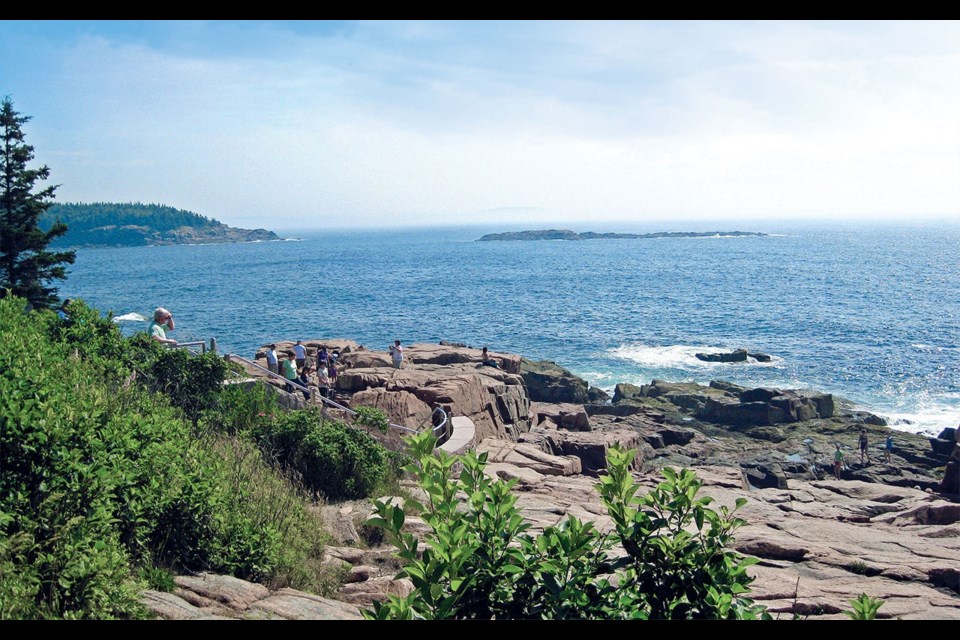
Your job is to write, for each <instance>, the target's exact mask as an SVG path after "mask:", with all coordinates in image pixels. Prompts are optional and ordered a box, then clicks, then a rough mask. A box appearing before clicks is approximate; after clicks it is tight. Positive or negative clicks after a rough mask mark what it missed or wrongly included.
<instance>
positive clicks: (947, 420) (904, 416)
mask: <svg viewBox="0 0 960 640" xmlns="http://www.w3.org/2000/svg"><path fill="white" fill-rule="evenodd" d="M880 415H883V417H885V418H886V419H887V425H888V426H889V427H890V428H891V429H896V430H897V431H908V432H910V433H919V434H921V435H925V436H937V435H940V432H941V431H943V430H944V429H945V428H946V427H956V426H957V425H958V424H960V411H958V410H957V409H956V408H953V410H952V411H951V410H950V409H948V408H946V407H944V408H943V409H941V410H933V411H930V410H927V411H921V412H917V413H890V414H880Z"/></svg>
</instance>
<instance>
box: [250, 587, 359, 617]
mask: <svg viewBox="0 0 960 640" xmlns="http://www.w3.org/2000/svg"><path fill="white" fill-rule="evenodd" d="M250 609H254V610H259V611H264V612H267V613H271V614H273V615H275V616H278V617H280V618H284V619H286V620H361V619H362V618H363V616H362V615H361V614H360V609H359V608H357V607H356V606H354V605H352V604H348V603H346V602H340V601H339V600H330V599H329V598H322V597H320V596H316V595H313V594H310V593H304V592H302V591H297V590H295V589H280V590H279V591H277V592H275V593H274V594H273V595H271V596H268V597H267V598H264V599H263V600H260V601H258V602H255V603H253V604H251V605H250Z"/></svg>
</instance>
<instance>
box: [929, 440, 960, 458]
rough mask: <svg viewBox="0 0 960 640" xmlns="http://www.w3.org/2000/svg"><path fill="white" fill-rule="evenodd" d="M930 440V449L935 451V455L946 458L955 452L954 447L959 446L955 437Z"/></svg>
mask: <svg viewBox="0 0 960 640" xmlns="http://www.w3.org/2000/svg"><path fill="white" fill-rule="evenodd" d="M929 440H930V449H931V450H932V451H933V455H935V456H941V457H944V458H946V457H948V456H949V455H950V454H951V453H953V448H954V447H955V446H957V445H956V443H955V442H954V440H953V438H950V439H949V440H948V439H946V438H930V439H929Z"/></svg>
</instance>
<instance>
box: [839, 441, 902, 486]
mask: <svg viewBox="0 0 960 640" xmlns="http://www.w3.org/2000/svg"><path fill="white" fill-rule="evenodd" d="M857 447H858V448H859V449H860V465H861V466H864V464H870V441H869V439H868V438H867V430H866V429H861V430H860V437H859V438H858V439H857ZM892 456H893V434H892V433H888V434H887V439H886V441H885V442H884V445H883V458H884V461H885V462H886V463H887V464H890V463H891V461H892ZM843 464H844V454H843V450H842V449H841V448H840V443H839V442H838V443H837V450H836V451H834V452H833V475H834V477H836V479H837V480H839V479H840V472H841V471H843Z"/></svg>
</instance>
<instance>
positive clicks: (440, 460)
mask: <svg viewBox="0 0 960 640" xmlns="http://www.w3.org/2000/svg"><path fill="white" fill-rule="evenodd" d="M407 442H408V443H409V444H410V450H411V454H412V456H413V457H414V458H415V460H416V462H415V463H414V464H411V465H409V466H408V467H407V470H408V471H409V472H410V473H412V474H413V475H414V476H416V478H417V481H418V483H419V485H420V487H421V488H422V489H423V491H424V492H425V493H426V495H427V501H426V504H420V503H417V502H415V501H412V500H409V499H408V500H407V501H406V502H405V505H404V506H405V507H406V506H407V505H412V506H415V507H416V508H418V509H420V510H421V518H422V519H423V520H424V521H425V522H426V523H427V524H428V525H429V526H430V528H431V532H432V533H431V535H429V536H427V538H426V539H425V541H424V542H425V545H423V546H420V545H418V543H417V540H416V538H415V537H414V536H413V535H412V534H409V533H404V532H403V530H402V529H403V523H404V520H405V511H404V508H402V507H399V506H394V505H391V504H389V503H386V502H382V501H378V502H377V503H376V510H377V514H376V515H375V516H374V517H372V518H371V519H370V520H369V521H368V524H370V525H374V526H379V527H382V528H384V529H385V530H386V531H387V532H388V534H389V536H390V537H391V539H392V540H393V541H394V542H395V543H396V544H397V546H398V548H399V552H398V555H399V557H400V558H401V560H403V561H404V562H405V566H404V569H403V570H402V571H401V573H400V574H399V576H406V577H409V578H410V580H411V581H412V582H413V584H414V586H415V590H414V592H413V593H411V594H410V595H409V596H407V597H405V598H400V597H397V596H390V598H389V599H388V601H387V602H386V603H374V608H373V610H372V611H366V612H364V615H365V616H366V617H368V618H377V619H397V618H399V619H410V618H427V619H445V618H454V619H469V618H475V619H490V618H505V619H522V618H543V619H569V618H596V619H608V618H656V617H659V618H754V617H765V616H766V614H765V612H764V610H763V608H762V607H759V606H756V605H753V603H752V602H751V601H750V600H749V599H748V598H746V597H744V596H743V593H744V592H746V590H747V589H746V585H747V584H749V582H750V581H751V580H750V578H749V577H748V576H747V575H746V572H745V569H746V567H747V566H748V565H749V564H750V561H748V560H746V559H742V558H739V557H738V556H736V554H734V553H732V552H729V551H726V550H725V548H724V547H725V545H726V544H728V543H729V542H731V541H732V538H731V533H732V531H733V530H735V529H736V528H737V527H738V526H740V525H741V524H742V521H741V520H739V519H737V518H734V517H733V515H732V513H731V512H730V511H728V510H727V509H726V508H721V510H720V511H719V512H715V511H713V510H711V509H709V507H708V505H709V503H710V499H709V498H700V499H697V497H696V494H697V491H698V490H699V488H700V482H699V481H698V480H697V479H696V477H695V476H694V475H693V474H692V473H690V472H688V471H681V472H680V473H679V474H678V473H676V472H675V471H673V470H665V472H664V475H665V481H664V482H662V483H661V484H660V485H659V486H658V487H657V488H656V489H655V490H654V491H652V492H651V493H650V494H649V495H647V496H637V495H636V494H637V485H636V484H635V483H634V482H633V481H632V478H630V474H629V470H628V469H629V464H630V460H631V458H632V453H629V452H626V451H624V450H622V449H619V448H616V447H614V448H612V449H611V452H612V455H609V456H608V464H609V467H610V473H609V475H608V476H607V477H605V478H604V480H603V484H602V487H601V497H602V500H603V502H604V504H605V505H606V506H607V509H608V511H609V513H610V515H611V517H612V518H613V520H614V522H615V525H616V533H615V534H613V535H610V536H604V535H601V534H600V533H599V532H598V531H597V530H596V529H595V528H594V527H593V525H592V524H590V523H583V522H581V521H579V520H577V519H576V518H568V519H567V520H566V521H565V522H563V523H562V524H561V525H559V526H556V527H548V528H547V529H545V530H544V532H543V534H542V535H540V536H536V537H534V536H531V535H530V534H528V533H527V529H529V525H528V524H527V523H525V522H524V520H523V517H522V516H521V514H520V512H519V510H518V509H517V507H516V497H515V496H514V495H512V493H511V491H510V490H511V488H512V487H513V486H514V485H515V483H516V481H510V482H501V481H497V480H492V479H490V478H489V477H488V476H486V475H485V474H484V472H483V469H484V466H485V464H486V454H481V455H479V456H477V455H476V454H475V453H473V452H470V453H467V454H466V455H464V456H462V457H453V456H449V455H447V454H446V453H444V452H443V451H434V446H435V444H436V440H435V438H434V437H433V436H432V435H431V434H430V433H423V434H419V435H416V436H412V437H411V438H408V439H407ZM458 462H459V463H461V464H462V467H463V470H462V472H461V473H460V477H459V479H455V478H454V477H453V476H454V474H453V468H454V465H456V464H457V463H458ZM464 494H465V495H466V496H467V502H466V504H465V505H463V506H461V505H460V499H459V498H458V495H464ZM738 506H739V505H738ZM692 525H695V526H696V530H697V533H696V534H694V533H690V532H688V531H687V528H689V527H691V526H692ZM705 527H706V528H705ZM615 542H619V543H621V544H622V545H623V546H624V548H625V549H627V552H628V556H627V557H626V558H624V559H621V560H612V559H611V558H610V556H609V550H610V548H611V546H612V545H613V544H614V543H615ZM648 589H652V591H648Z"/></svg>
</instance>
